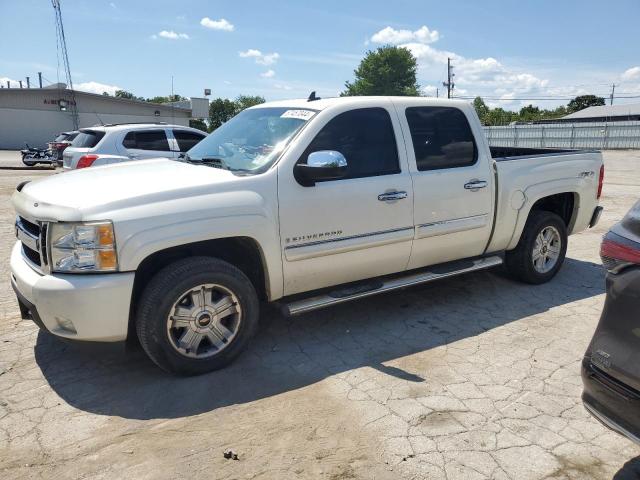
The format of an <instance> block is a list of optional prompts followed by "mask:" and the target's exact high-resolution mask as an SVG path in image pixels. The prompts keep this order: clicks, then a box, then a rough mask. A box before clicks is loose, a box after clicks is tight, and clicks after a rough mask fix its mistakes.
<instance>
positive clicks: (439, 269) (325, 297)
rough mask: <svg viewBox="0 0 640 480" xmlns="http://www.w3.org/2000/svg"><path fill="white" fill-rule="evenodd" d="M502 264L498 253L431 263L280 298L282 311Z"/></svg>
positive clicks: (321, 305)
mask: <svg viewBox="0 0 640 480" xmlns="http://www.w3.org/2000/svg"><path fill="white" fill-rule="evenodd" d="M500 264H502V258H501V257H498V256H491V257H484V258H477V259H473V260H461V261H455V262H450V263H444V264H440V265H433V266H431V267H427V269H425V270H421V271H420V272H418V273H410V274H408V275H404V276H397V275H396V276H393V277H383V278H382V279H375V280H372V283H367V281H364V282H358V284H356V286H355V287H354V284H350V286H345V287H343V290H340V289H337V290H333V291H331V292H327V293H323V294H320V295H316V296H313V297H307V298H301V299H296V300H292V301H290V302H282V306H283V313H284V314H285V315H298V314H300V313H305V312H310V311H312V310H318V309H320V308H325V307H329V306H331V305H336V304H338V303H344V302H348V301H350V300H356V299H358V298H364V297H369V296H371V295H377V294H379V293H384V292H390V291H392V290H398V289H400V288H406V287H411V286H413V285H418V284H421V283H426V282H433V281H434V280H439V279H441V278H447V277H453V276H455V275H460V274H462V273H468V272H474V271H476V270H483V269H485V268H490V267H495V266H497V265H500Z"/></svg>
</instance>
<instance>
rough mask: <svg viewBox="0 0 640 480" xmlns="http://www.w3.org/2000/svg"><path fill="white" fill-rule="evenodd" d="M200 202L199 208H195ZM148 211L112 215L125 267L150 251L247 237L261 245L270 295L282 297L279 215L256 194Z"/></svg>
mask: <svg viewBox="0 0 640 480" xmlns="http://www.w3.org/2000/svg"><path fill="white" fill-rule="evenodd" d="M196 203H197V207H196ZM140 208H144V209H145V210H146V211H147V214H146V216H145V215H143V214H142V213H136V214H135V215H132V216H131V217H132V218H135V220H125V219H124V218H120V219H118V218H117V217H119V216H120V215H113V216H110V217H109V218H114V227H115V230H116V242H117V249H118V261H119V265H120V270H121V271H135V270H136V269H137V268H138V266H139V265H140V264H141V263H142V261H143V260H144V259H145V258H147V257H149V256H150V255H152V254H154V253H156V252H159V251H161V250H166V249H168V248H171V247H178V246H181V245H187V244H191V243H196V242H202V241H206V240H215V239H221V238H232V237H248V238H251V239H252V240H254V241H255V242H256V243H257V244H258V246H259V247H260V249H261V251H262V255H263V259H264V263H265V265H264V267H265V277H266V279H267V285H268V289H269V291H268V295H269V298H272V299H275V298H279V297H281V296H282V285H283V280H282V258H281V251H280V234H279V228H278V222H277V214H276V213H275V212H273V211H272V209H270V208H268V207H267V205H266V204H265V203H264V202H263V200H262V198H261V196H260V195H258V194H256V193H254V192H233V193H231V192H227V193H224V194H214V195H208V196H205V197H200V198H197V199H194V198H190V199H178V200H173V201H171V202H164V204H163V205H156V206H154V207H153V208H150V206H145V207H140Z"/></svg>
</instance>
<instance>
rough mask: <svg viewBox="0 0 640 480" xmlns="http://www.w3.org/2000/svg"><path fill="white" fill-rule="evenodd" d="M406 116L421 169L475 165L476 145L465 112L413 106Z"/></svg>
mask: <svg viewBox="0 0 640 480" xmlns="http://www.w3.org/2000/svg"><path fill="white" fill-rule="evenodd" d="M406 115H407V122H408V123H409V129H410V130H411V140H412V142H413V150H414V152H415V154H416V163H417V166H418V170H436V169H439V168H453V167H465V166H468V165H473V164H474V163H476V158H477V150H476V144H475V141H474V138H473V133H471V127H470V126H469V122H467V118H466V117H465V116H464V113H462V111H460V110H458V109H457V108H451V107H411V108H407V110H406Z"/></svg>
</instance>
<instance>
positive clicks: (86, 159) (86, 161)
mask: <svg viewBox="0 0 640 480" xmlns="http://www.w3.org/2000/svg"><path fill="white" fill-rule="evenodd" d="M97 159H98V155H83V156H81V157H80V160H78V166H77V167H76V168H86V167H90V166H91V165H93V162H95V161H96V160H97Z"/></svg>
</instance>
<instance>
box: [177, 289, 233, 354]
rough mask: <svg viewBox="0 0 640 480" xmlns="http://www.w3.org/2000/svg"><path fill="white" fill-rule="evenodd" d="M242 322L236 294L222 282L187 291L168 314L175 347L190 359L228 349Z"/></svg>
mask: <svg viewBox="0 0 640 480" xmlns="http://www.w3.org/2000/svg"><path fill="white" fill-rule="evenodd" d="M241 322H242V309H241V308H240V303H239V302H238V298H237V297H236V296H235V294H234V293H233V292H232V291H231V290H229V289H228V288H225V287H223V286H222V285H216V284H211V283H207V284H204V285H200V286H197V287H194V288H192V289H190V290H188V291H186V292H184V293H183V294H182V295H181V296H180V297H179V298H178V301H176V302H175V303H174V304H173V306H172V307H171V310H169V316H168V317H167V333H168V336H169V342H170V343H171V346H172V347H173V348H174V349H175V350H176V351H177V352H178V353H180V354H181V355H184V356H186V357H190V358H207V357H210V356H212V355H216V354H218V353H220V352H221V351H222V350H224V349H225V348H227V347H228V346H229V345H230V344H231V341H232V340H233V339H234V338H235V336H236V335H237V333H238V329H239V328H240V323H241Z"/></svg>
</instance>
